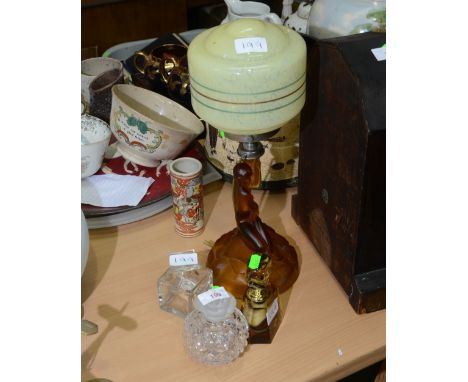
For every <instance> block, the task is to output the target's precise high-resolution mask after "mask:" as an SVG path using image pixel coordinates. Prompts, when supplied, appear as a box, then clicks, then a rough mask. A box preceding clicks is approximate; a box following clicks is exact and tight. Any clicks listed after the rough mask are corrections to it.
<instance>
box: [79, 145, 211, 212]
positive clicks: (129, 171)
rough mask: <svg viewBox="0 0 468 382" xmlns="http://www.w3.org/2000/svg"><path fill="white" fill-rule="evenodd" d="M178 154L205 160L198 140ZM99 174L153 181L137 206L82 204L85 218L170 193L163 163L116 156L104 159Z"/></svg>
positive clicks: (125, 208)
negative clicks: (148, 164) (154, 164)
mask: <svg viewBox="0 0 468 382" xmlns="http://www.w3.org/2000/svg"><path fill="white" fill-rule="evenodd" d="M180 156H189V157H192V158H196V159H198V160H200V161H201V162H202V163H204V162H205V161H204V158H203V154H202V148H201V146H200V145H199V144H198V142H195V144H193V145H191V146H189V148H188V149H187V150H186V151H185V152H183V153H182V154H181V155H180ZM99 174H118V175H135V176H144V177H150V178H153V179H154V180H155V181H154V182H153V184H152V185H151V186H150V187H149V189H148V192H147V193H146V195H145V196H144V197H143V199H142V200H141V202H140V203H139V204H138V205H137V206H120V207H97V206H92V205H89V204H82V205H81V210H82V211H83V213H84V215H85V217H86V218H93V217H98V216H106V215H113V214H119V213H122V212H127V211H131V210H135V209H139V208H141V207H145V206H148V205H150V204H153V203H156V202H158V201H160V200H161V199H164V198H165V197H167V196H169V195H171V180H170V176H169V174H168V173H167V169H166V165H165V164H164V165H161V166H160V167H159V168H150V167H144V166H140V165H137V164H134V163H132V162H130V161H127V160H125V159H124V158H123V157H121V156H120V157H117V158H112V159H105V160H104V162H103V163H102V166H101V168H100V170H99V171H98V172H97V173H96V174H95V175H99Z"/></svg>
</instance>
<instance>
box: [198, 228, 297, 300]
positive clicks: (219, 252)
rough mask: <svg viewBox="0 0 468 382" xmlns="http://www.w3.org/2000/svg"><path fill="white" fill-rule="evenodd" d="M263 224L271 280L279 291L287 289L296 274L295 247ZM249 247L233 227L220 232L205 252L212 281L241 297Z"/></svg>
mask: <svg viewBox="0 0 468 382" xmlns="http://www.w3.org/2000/svg"><path fill="white" fill-rule="evenodd" d="M262 225H263V228H264V229H265V231H266V232H267V233H268V235H269V237H270V241H271V249H272V250H271V253H270V257H271V260H272V264H271V276H270V281H271V283H272V284H273V285H274V286H275V287H276V288H278V291H279V293H283V292H285V291H286V290H288V289H289V288H290V287H291V286H292V285H293V284H294V282H295V281H296V279H297V277H298V276H299V263H298V260H297V253H296V250H295V249H294V248H293V247H292V246H291V245H290V244H289V243H288V241H287V240H286V239H285V238H284V237H283V236H281V235H279V234H278V233H276V232H275V230H274V229H273V228H271V227H269V226H268V225H266V224H265V223H262ZM251 254H252V250H251V249H249V248H248V247H247V245H246V244H245V243H244V241H243V240H242V238H241V233H240V231H239V229H238V228H237V227H236V228H234V229H233V230H232V231H230V232H227V233H225V234H224V235H222V236H221V237H220V238H219V239H218V240H217V241H216V242H215V244H214V245H213V247H212V248H211V251H210V253H209V255H208V260H207V264H206V265H207V266H208V267H209V268H211V269H212V270H213V283H214V284H215V285H222V286H224V288H225V289H226V290H228V291H229V292H230V293H232V294H233V295H234V297H236V299H238V300H241V299H242V297H243V296H244V293H245V290H246V289H247V278H246V275H247V264H248V262H249V259H250V255H251Z"/></svg>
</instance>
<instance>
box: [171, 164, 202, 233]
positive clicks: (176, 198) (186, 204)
mask: <svg viewBox="0 0 468 382" xmlns="http://www.w3.org/2000/svg"><path fill="white" fill-rule="evenodd" d="M169 171H170V173H171V188H172V201H173V211H174V219H175V229H176V232H177V233H178V234H179V235H180V236H183V237H193V236H197V235H199V234H201V233H202V231H203V228H204V220H203V215H204V210H203V184H202V164H201V162H200V161H199V160H197V159H194V158H189V157H182V158H179V159H176V160H174V161H173V162H171V164H170V165H169Z"/></svg>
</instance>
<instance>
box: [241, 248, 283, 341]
mask: <svg viewBox="0 0 468 382" xmlns="http://www.w3.org/2000/svg"><path fill="white" fill-rule="evenodd" d="M270 272H271V259H270V257H269V256H268V255H266V254H263V255H259V254H256V253H255V254H253V255H252V256H251V258H250V261H249V265H248V271H247V290H246V292H245V295H244V300H243V305H242V313H243V314H244V316H245V318H246V320H247V322H248V323H249V332H250V335H249V343H251V344H255V343H263V344H264V343H271V342H272V341H273V337H274V336H275V334H276V332H277V330H278V327H279V325H280V322H281V314H280V309H279V298H278V290H277V289H276V288H275V287H273V286H272V285H271V283H270Z"/></svg>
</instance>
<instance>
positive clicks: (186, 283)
mask: <svg viewBox="0 0 468 382" xmlns="http://www.w3.org/2000/svg"><path fill="white" fill-rule="evenodd" d="M212 286H213V272H212V270H211V269H209V268H205V267H204V266H202V265H200V264H196V265H188V266H184V265H182V266H170V267H169V268H168V269H167V271H166V272H164V274H163V275H162V276H161V277H160V278H159V280H158V298H159V306H160V308H161V309H162V310H165V311H167V312H169V313H173V314H175V315H176V316H179V317H182V318H185V317H186V316H187V314H189V313H190V312H191V311H192V310H193V301H194V299H195V297H196V296H197V295H199V294H200V293H203V292H205V291H207V290H209V289H211V287H212Z"/></svg>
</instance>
